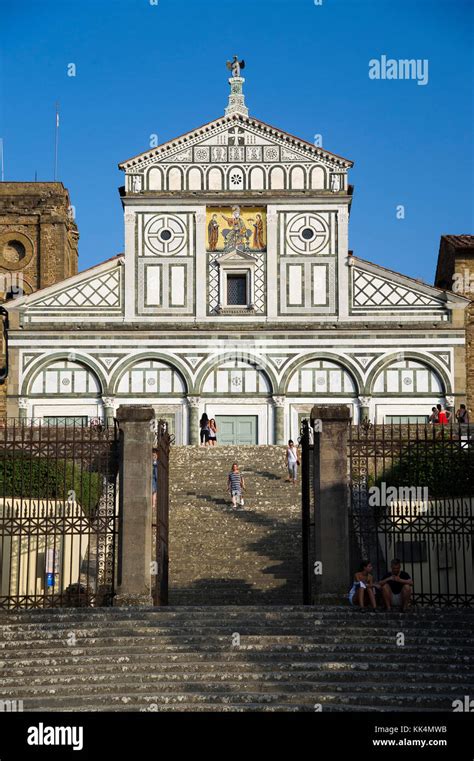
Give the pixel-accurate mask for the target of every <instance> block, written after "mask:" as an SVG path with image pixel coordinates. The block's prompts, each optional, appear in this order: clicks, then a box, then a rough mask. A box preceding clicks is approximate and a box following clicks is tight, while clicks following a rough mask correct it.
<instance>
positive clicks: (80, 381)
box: [30, 359, 101, 396]
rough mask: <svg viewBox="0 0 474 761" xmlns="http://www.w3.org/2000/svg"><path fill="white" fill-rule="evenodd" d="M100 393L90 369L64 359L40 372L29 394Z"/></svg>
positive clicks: (97, 383)
mask: <svg viewBox="0 0 474 761" xmlns="http://www.w3.org/2000/svg"><path fill="white" fill-rule="evenodd" d="M100 392H101V388H100V383H99V381H98V379H97V377H96V376H95V374H94V373H93V371H92V370H91V369H90V368H88V367H87V366H86V365H82V364H80V363H79V362H71V361H69V360H66V359H60V360H57V361H56V362H52V363H51V364H50V365H47V366H46V367H44V368H43V369H42V370H40V372H39V373H38V374H37V375H36V376H35V377H34V379H33V382H32V384H31V387H30V393H31V394H46V395H52V394H58V395H59V394H61V395H64V396H70V395H71V394H81V395H82V396H85V395H90V396H97V395H98V394H100Z"/></svg>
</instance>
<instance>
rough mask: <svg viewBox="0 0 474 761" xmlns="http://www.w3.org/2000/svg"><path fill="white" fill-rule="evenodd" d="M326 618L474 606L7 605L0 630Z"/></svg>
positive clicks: (470, 617) (348, 619)
mask: <svg viewBox="0 0 474 761" xmlns="http://www.w3.org/2000/svg"><path fill="white" fill-rule="evenodd" d="M316 620H317V621H321V624H322V625H325V624H329V623H332V624H333V625H336V626H339V625H341V624H345V625H352V624H355V625H356V626H368V627H373V626H374V625H375V622H376V621H377V622H380V625H381V622H382V621H383V625H384V626H385V625H387V624H388V623H391V624H393V625H397V624H398V623H403V624H404V625H406V626H415V625H420V626H427V625H435V626H442V627H443V628H449V627H453V628H454V629H458V628H459V627H466V628H474V609H465V608H463V609H461V608H453V609H451V608H450V609H446V608H430V607H416V608H412V609H410V610H409V611H408V612H407V613H405V614H402V613H400V612H399V611H397V610H395V609H394V610H392V611H391V612H390V613H389V612H386V611H383V612H380V613H377V614H375V615H374V614H371V613H369V612H368V611H367V612H365V611H364V612H362V611H360V610H358V609H357V608H352V607H350V606H349V605H348V604H347V603H346V604H344V605H340V606H339V605H317V606H310V605H301V604H296V605H280V606H278V607H274V606H263V605H262V606H260V605H258V606H253V605H248V606H245V607H241V606H238V605H234V606H231V605H227V606H225V607H224V608H223V607H222V606H210V605H204V606H198V605H194V606H188V607H186V608H183V607H181V606H172V605H168V606H165V607H162V608H154V607H143V608H134V607H120V608H119V607H115V608H114V607H110V608H45V609H35V610H33V609H30V610H22V611H10V612H6V611H1V612H0V633H1V631H2V630H3V628H4V627H5V626H7V627H9V626H12V625H16V624H32V625H47V624H58V625H60V624H62V625H64V626H69V625H74V626H78V625H80V622H81V621H83V622H84V623H86V624H88V623H90V622H92V624H93V625H94V622H96V624H97V625H98V624H99V622H101V623H102V622H105V623H107V624H108V623H114V622H119V621H160V622H167V623H168V622H169V623H171V622H182V623H185V624H186V623H189V624H192V625H194V624H195V623H199V624H200V625H209V626H211V627H213V626H214V625H215V624H216V623H223V622H225V623H227V622H228V623H229V624H234V623H236V622H239V623H241V625H247V624H251V623H258V624H259V625H266V624H267V623H270V624H274V625H275V626H280V625H281V624H286V625H293V626H297V625H298V624H299V623H305V624H306V623H308V622H309V623H312V622H313V623H314V621H316Z"/></svg>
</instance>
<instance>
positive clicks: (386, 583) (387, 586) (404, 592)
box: [379, 558, 413, 613]
mask: <svg viewBox="0 0 474 761" xmlns="http://www.w3.org/2000/svg"><path fill="white" fill-rule="evenodd" d="M390 566H391V571H390V572H389V573H386V574H385V576H383V577H382V579H381V580H380V581H379V586H380V589H381V590H382V597H383V601H384V603H385V608H386V609H387V610H391V609H392V605H399V606H400V607H401V609H402V613H403V612H404V611H405V610H406V609H407V608H408V606H409V605H410V600H411V594H412V590H413V579H412V578H410V575H409V574H408V573H407V572H406V571H402V570H401V567H402V564H401V561H400V560H399V558H394V559H393V560H392V562H391V563H390Z"/></svg>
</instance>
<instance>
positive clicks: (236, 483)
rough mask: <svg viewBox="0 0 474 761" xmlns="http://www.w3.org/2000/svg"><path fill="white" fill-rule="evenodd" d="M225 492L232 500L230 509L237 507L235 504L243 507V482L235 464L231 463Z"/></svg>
mask: <svg viewBox="0 0 474 761" xmlns="http://www.w3.org/2000/svg"><path fill="white" fill-rule="evenodd" d="M227 490H228V491H229V493H230V496H231V498H232V507H237V502H239V504H240V506H241V507H243V506H244V498H243V496H242V491H244V490H245V481H244V477H243V475H242V473H240V471H239V466H238V465H237V463H236V462H234V463H233V465H232V470H231V471H230V473H229V475H228V476H227Z"/></svg>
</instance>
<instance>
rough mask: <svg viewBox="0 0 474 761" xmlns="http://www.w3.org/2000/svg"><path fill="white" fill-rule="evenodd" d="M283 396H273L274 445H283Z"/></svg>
mask: <svg viewBox="0 0 474 761" xmlns="http://www.w3.org/2000/svg"><path fill="white" fill-rule="evenodd" d="M285 399H286V397H285V396H274V397H273V404H274V406H275V413H274V414H275V434H274V435H275V442H274V443H275V444H279V445H283V444H284V443H285Z"/></svg>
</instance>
